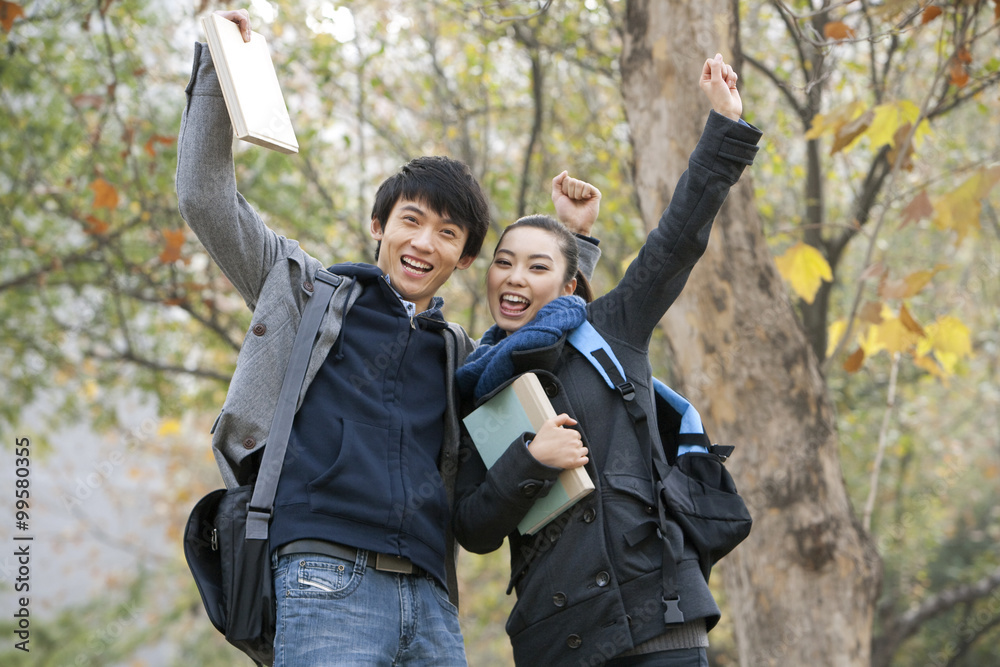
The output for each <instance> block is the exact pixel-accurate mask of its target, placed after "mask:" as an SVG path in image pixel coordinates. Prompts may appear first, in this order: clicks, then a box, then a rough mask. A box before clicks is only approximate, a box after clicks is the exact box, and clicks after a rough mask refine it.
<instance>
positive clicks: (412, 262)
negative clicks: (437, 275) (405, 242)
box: [403, 257, 434, 271]
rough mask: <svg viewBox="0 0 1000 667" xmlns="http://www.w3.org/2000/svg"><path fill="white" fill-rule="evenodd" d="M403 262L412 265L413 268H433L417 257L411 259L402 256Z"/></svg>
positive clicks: (425, 269)
mask: <svg viewBox="0 0 1000 667" xmlns="http://www.w3.org/2000/svg"><path fill="white" fill-rule="evenodd" d="M403 263H404V264H407V265H409V266H412V267H413V268H415V269H420V270H421V271H430V270H431V269H432V268H434V267H432V266H431V265H430V264H428V263H427V262H421V261H420V260H419V259H411V258H409V257H404V258H403Z"/></svg>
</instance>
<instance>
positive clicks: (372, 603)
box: [272, 550, 466, 667]
mask: <svg viewBox="0 0 1000 667" xmlns="http://www.w3.org/2000/svg"><path fill="white" fill-rule="evenodd" d="M373 557H374V556H373ZM367 561H368V552H366V551H364V550H359V551H358V557H357V560H356V561H349V560H342V559H339V558H332V557H330V556H321V555H317V554H288V555H285V556H282V557H281V558H277V559H275V560H272V564H273V571H274V594H275V598H276V600H277V607H278V609H277V627H276V635H275V638H274V667H328V666H331V667H332V666H335V665H344V666H345V667H346V666H348V665H350V666H352V667H354V666H363V665H372V666H375V665H379V666H382V665H412V666H414V667H416V666H418V665H427V666H428V667H430V666H432V665H434V666H437V665H442V666H452V665H454V666H459V665H460V666H462V667H464V666H465V664H466V661H465V646H464V645H463V643H462V631H461V629H460V628H459V625H458V610H457V609H456V608H455V606H454V605H453V604H451V602H449V601H448V593H447V591H445V589H444V587H442V586H441V584H439V583H438V582H437V581H436V580H434V579H432V578H430V577H429V576H426V575H420V576H418V575H408V574H394V573H392V572H382V571H379V570H376V569H374V568H369V567H366V565H367Z"/></svg>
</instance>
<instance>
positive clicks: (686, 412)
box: [567, 320, 711, 456]
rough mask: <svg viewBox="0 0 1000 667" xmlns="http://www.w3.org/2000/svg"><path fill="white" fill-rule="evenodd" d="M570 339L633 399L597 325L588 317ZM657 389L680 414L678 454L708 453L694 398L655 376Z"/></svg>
mask: <svg viewBox="0 0 1000 667" xmlns="http://www.w3.org/2000/svg"><path fill="white" fill-rule="evenodd" d="M567 340H568V341H569V343H570V345H572V346H573V347H575V348H576V349H577V350H578V351H579V352H580V354H582V355H583V356H584V357H586V358H587V360H588V361H590V363H591V365H593V367H594V368H596V369H597V372H598V373H600V375H601V377H602V378H604V381H605V382H606V383H607V384H608V386H609V387H611V388H612V389H617V390H618V391H619V393H621V395H622V398H624V399H625V400H626V401H627V402H631V400H632V397H633V395H634V393H635V387H634V386H633V385H632V383H631V382H629V381H628V378H627V377H625V369H624V368H623V367H622V365H621V363H620V362H619V361H618V358H617V357H615V353H614V351H613V350H612V349H611V346H610V345H609V344H608V341H606V340H605V339H604V336H602V335H601V333H600V332H599V331H598V330H597V329H596V328H594V325H593V324H591V323H590V322H588V321H587V320H584V322H583V324H581V325H580V326H578V327H577V328H576V329H574V330H573V331H571V332H570V334H569V337H568V338H567ZM653 390H654V391H655V392H656V396H657V397H658V398H659V399H660V400H662V401H663V402H665V403H666V404H667V405H668V406H670V408H671V409H672V410H674V411H675V412H677V414H678V415H679V416H680V428H679V430H678V433H677V434H676V438H677V445H678V446H677V455H678V456H681V455H682V454H687V453H689V452H701V453H707V452H708V451H709V446H710V444H711V443H710V442H709V440H708V436H707V435H706V434H705V427H704V426H703V425H702V423H701V415H700V414H699V413H698V410H697V409H696V408H695V407H694V406H693V405H691V402H690V401H688V400H687V399H686V398H684V397H683V396H681V395H680V394H678V393H677V392H676V391H674V390H673V389H671V388H670V387H668V386H667V385H666V384H664V383H663V382H661V381H660V380H658V379H656V378H653Z"/></svg>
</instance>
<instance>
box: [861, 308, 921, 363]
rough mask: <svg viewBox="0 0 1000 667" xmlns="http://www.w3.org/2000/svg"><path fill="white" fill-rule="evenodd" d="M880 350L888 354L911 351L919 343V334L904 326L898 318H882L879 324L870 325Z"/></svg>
mask: <svg viewBox="0 0 1000 667" xmlns="http://www.w3.org/2000/svg"><path fill="white" fill-rule="evenodd" d="M872 329H873V330H874V331H875V337H876V340H877V341H878V343H879V344H880V346H881V348H880V349H884V350H885V351H886V352H888V353H889V354H896V353H903V352H907V351H909V350H911V349H912V348H913V347H914V346H916V345H917V343H919V342H920V339H921V338H920V334H918V333H916V332H914V331H913V330H911V329H910V327H908V326H906V324H905V323H904V322H903V320H902V319H900V318H899V317H888V318H887V317H884V316H883V318H882V323H881V324H875V325H872Z"/></svg>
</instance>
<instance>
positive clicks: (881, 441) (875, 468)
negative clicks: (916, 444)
mask: <svg viewBox="0 0 1000 667" xmlns="http://www.w3.org/2000/svg"><path fill="white" fill-rule="evenodd" d="M898 376H899V352H896V353H895V354H893V355H892V367H891V368H890V369H889V389H888V391H887V393H886V399H885V414H883V415H882V426H881V428H879V430H878V449H877V450H876V451H875V462H874V463H872V474H871V481H870V483H869V486H868V499H867V500H866V501H865V511H864V515H863V518H862V520H861V526H862V527H863V528H864V529H865V532H871V529H872V512H874V511H875V498H876V497H877V496H878V478H879V473H880V472H881V470H882V460H883V459H884V458H885V450H886V447H888V445H889V422H890V421H891V420H892V410H893V408H894V407H896V378H897V377H898Z"/></svg>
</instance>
